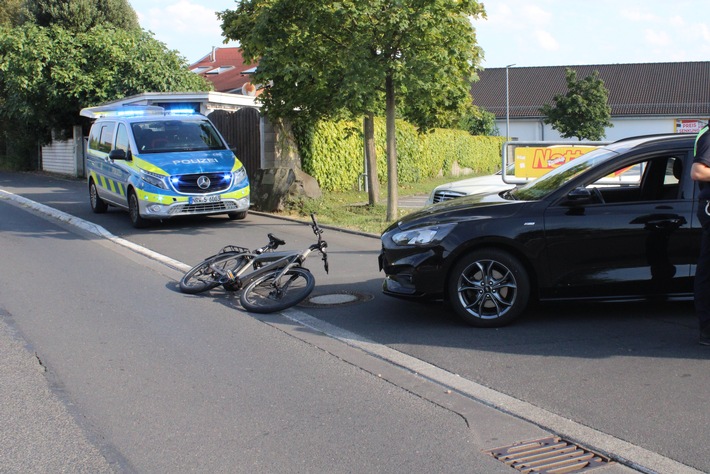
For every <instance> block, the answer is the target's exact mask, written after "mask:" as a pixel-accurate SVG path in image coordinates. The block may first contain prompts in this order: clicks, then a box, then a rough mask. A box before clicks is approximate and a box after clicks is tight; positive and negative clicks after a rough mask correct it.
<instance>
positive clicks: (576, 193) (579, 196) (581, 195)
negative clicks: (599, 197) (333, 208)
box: [567, 186, 592, 201]
mask: <svg viewBox="0 0 710 474" xmlns="http://www.w3.org/2000/svg"><path fill="white" fill-rule="evenodd" d="M567 199H569V200H570V201H584V200H589V199H592V192H591V191H590V190H589V189H587V188H585V187H582V186H580V187H578V188H574V189H573V190H572V191H570V192H569V194H567Z"/></svg>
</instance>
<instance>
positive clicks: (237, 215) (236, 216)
mask: <svg viewBox="0 0 710 474" xmlns="http://www.w3.org/2000/svg"><path fill="white" fill-rule="evenodd" d="M227 217H229V220H231V221H235V220H236V221H240V220H242V219H245V218H246V217H247V211H242V212H229V213H227Z"/></svg>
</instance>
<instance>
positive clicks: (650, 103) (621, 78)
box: [471, 61, 710, 118]
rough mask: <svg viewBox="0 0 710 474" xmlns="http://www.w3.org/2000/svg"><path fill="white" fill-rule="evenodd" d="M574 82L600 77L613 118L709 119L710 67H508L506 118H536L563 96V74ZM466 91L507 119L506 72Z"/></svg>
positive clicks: (484, 75)
mask: <svg viewBox="0 0 710 474" xmlns="http://www.w3.org/2000/svg"><path fill="white" fill-rule="evenodd" d="M566 68H570V69H573V70H575V71H576V72H577V80H582V79H584V78H585V77H587V76H589V75H591V74H593V73H594V71H599V78H600V79H601V80H602V81H604V86H605V87H606V88H607V90H608V92H609V100H608V104H609V106H610V107H611V114H612V116H617V117H619V116H639V115H643V116H648V115H677V116H678V115H681V116H682V115H703V116H705V117H707V116H710V62H707V61H706V62H677V63H646V64H599V65H591V66H547V67H511V68H509V69H508V89H509V114H510V117H516V118H522V117H526V118H527V117H529V118H534V117H535V118H538V117H541V114H540V107H542V106H543V104H550V105H554V96H555V95H558V94H566V93H567V81H566V80H565V69H566ZM479 77H480V80H479V81H478V82H475V83H474V84H473V85H472V86H471V94H472V95H473V103H474V105H477V106H479V107H482V108H483V109H485V110H487V111H488V112H492V113H493V114H495V115H496V117H498V118H504V117H505V116H506V98H505V95H506V94H505V68H491V69H486V70H484V71H481V72H480V73H479Z"/></svg>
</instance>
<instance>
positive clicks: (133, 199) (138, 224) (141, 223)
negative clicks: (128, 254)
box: [128, 189, 148, 229]
mask: <svg viewBox="0 0 710 474" xmlns="http://www.w3.org/2000/svg"><path fill="white" fill-rule="evenodd" d="M128 217H129V218H130V219H131V224H133V227H135V228H136V229H142V228H143V227H146V226H147V225H148V221H147V220H146V219H143V217H141V210H140V206H139V205H138V196H136V192H135V191H134V190H132V189H131V190H130V191H128Z"/></svg>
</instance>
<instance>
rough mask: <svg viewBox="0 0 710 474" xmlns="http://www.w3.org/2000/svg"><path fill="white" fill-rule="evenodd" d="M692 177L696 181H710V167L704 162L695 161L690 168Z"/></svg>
mask: <svg viewBox="0 0 710 474" xmlns="http://www.w3.org/2000/svg"><path fill="white" fill-rule="evenodd" d="M690 177H691V178H692V179H693V180H695V181H710V167H709V166H707V165H705V164H704V163H699V162H695V163H693V166H692V167H691V168H690Z"/></svg>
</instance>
